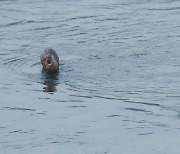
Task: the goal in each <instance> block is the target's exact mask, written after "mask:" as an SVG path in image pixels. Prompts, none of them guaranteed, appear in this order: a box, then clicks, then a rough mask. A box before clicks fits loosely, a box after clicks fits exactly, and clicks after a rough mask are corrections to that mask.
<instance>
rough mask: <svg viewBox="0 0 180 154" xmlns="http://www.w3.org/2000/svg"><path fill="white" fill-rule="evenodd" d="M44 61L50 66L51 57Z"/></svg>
mask: <svg viewBox="0 0 180 154" xmlns="http://www.w3.org/2000/svg"><path fill="white" fill-rule="evenodd" d="M46 61H47V63H48V64H50V63H51V56H48V57H47V58H46Z"/></svg>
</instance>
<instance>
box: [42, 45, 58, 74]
mask: <svg viewBox="0 0 180 154" xmlns="http://www.w3.org/2000/svg"><path fill="white" fill-rule="evenodd" d="M40 60H41V64H42V66H43V69H42V71H43V72H45V73H57V72H58V71H59V56H58V54H57V53H56V51H55V50H53V49H52V48H46V49H45V50H44V52H43V53H42V54H41V56H40Z"/></svg>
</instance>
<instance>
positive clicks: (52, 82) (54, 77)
mask: <svg viewBox="0 0 180 154" xmlns="http://www.w3.org/2000/svg"><path fill="white" fill-rule="evenodd" d="M43 76H44V77H43V78H44V79H43V80H44V82H43V84H44V87H43V91H44V92H56V91H57V89H56V87H57V86H58V79H59V73H56V74H43Z"/></svg>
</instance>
